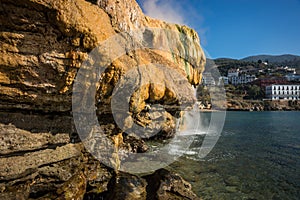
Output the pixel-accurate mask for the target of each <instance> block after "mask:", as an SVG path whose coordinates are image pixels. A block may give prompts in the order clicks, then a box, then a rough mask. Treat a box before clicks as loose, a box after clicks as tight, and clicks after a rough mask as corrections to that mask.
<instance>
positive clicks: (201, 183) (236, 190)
mask: <svg viewBox="0 0 300 200" xmlns="http://www.w3.org/2000/svg"><path fill="white" fill-rule="evenodd" d="M199 115H200V117H199V120H201V123H200V124H201V127H202V128H203V129H205V127H206V126H208V125H209V123H210V116H211V113H200V114H199ZM199 133H201V132H199ZM203 133H204V134H195V135H192V134H191V137H193V140H194V142H193V143H192V144H191V145H190V147H189V149H188V150H186V152H184V153H183V156H181V157H180V158H179V159H178V160H177V161H176V162H174V163H173V164H171V165H170V166H169V167H168V168H169V169H171V170H172V171H176V172H177V173H179V174H181V175H182V176H183V177H184V178H185V179H186V180H187V181H189V182H190V183H191V184H192V186H193V190H194V192H195V193H196V194H197V195H199V196H200V197H201V198H203V199H299V198H300V112H227V113H226V121H225V125H224V128H223V131H222V133H221V136H220V138H219V139H218V141H217V144H216V145H215V146H214V148H213V149H212V151H211V152H210V153H209V154H208V155H207V156H206V157H204V158H199V156H198V154H197V153H198V151H199V148H200V146H201V144H202V142H203V139H204V137H205V131H203ZM181 153H182V152H181Z"/></svg>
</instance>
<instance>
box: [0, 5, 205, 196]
mask: <svg viewBox="0 0 300 200" xmlns="http://www.w3.org/2000/svg"><path fill="white" fill-rule="evenodd" d="M149 27H150V28H149ZM116 35H119V36H117V37H122V38H124V39H125V41H126V42H124V45H123V46H122V45H121V46H113V47H111V48H109V50H107V51H106V50H105V49H101V48H99V45H100V47H101V45H103V44H105V41H107V40H111V38H114V37H116ZM125 43H126V44H125ZM128 45H135V48H131V47H130V46H128ZM97 47H98V48H97ZM95 51H96V52H97V53H98V55H99V56H100V57H101V58H103V59H104V60H101V61H99V62H107V61H110V62H109V63H108V64H107V65H106V66H105V67H106V68H105V70H104V73H103V74H96V77H100V79H99V80H97V84H96V86H97V91H96V93H95V97H94V98H95V99H94V100H95V102H96V103H95V106H96V110H97V114H98V116H99V122H100V124H101V126H102V127H103V129H104V130H105V131H106V134H107V135H109V137H111V138H116V137H115V136H114V135H120V134H121V136H122V135H123V136H122V137H120V138H122V140H123V142H121V143H120V144H122V145H121V146H120V147H118V148H120V149H126V150H127V151H131V152H144V151H146V150H147V146H146V145H145V142H144V141H143V140H142V139H141V138H138V137H137V136H136V135H135V132H134V128H133V124H138V125H140V126H142V127H143V126H148V128H149V129H153V130H155V129H158V130H159V127H157V126H158V125H157V124H156V123H155V122H154V123H151V121H153V119H163V121H164V124H163V125H162V130H161V132H160V133H159V136H158V137H156V138H155V139H161V138H168V137H172V133H173V129H174V128H175V117H176V115H178V110H179V111H180V110H181V109H185V108H186V107H189V106H190V105H191V104H192V103H193V102H194V96H193V91H192V89H191V85H197V84H199V82H200V80H201V73H202V71H203V70H204V64H205V56H204V54H203V51H202V49H201V47H200V41H199V38H198V36H197V33H196V32H195V31H194V30H192V29H190V28H188V27H186V26H180V25H175V24H168V23H165V22H162V21H159V20H155V19H151V18H149V17H147V16H144V14H143V13H142V10H141V9H140V7H139V6H138V4H137V3H136V2H135V1H134V0H98V1H93V0H55V1H53V0H22V1H15V0H2V1H1V5H0V55H1V56H0V123H3V124H9V123H11V124H9V125H3V124H0V133H1V137H0V149H1V152H0V166H1V167H0V199H28V198H32V199H37V198H39V199H53V198H58V199H83V198H84V197H85V198H90V199H93V198H95V199H97V198H98V199H99V198H103V197H106V198H108V199H118V198H119V199H120V198H122V194H118V193H117V194H116V192H119V190H120V191H122V190H124V191H125V192H126V191H127V194H126V195H125V196H126V197H128V199H146V198H148V197H149V194H147V192H148V191H152V192H154V193H155V191H158V190H159V193H160V195H158V196H156V198H158V199H167V198H169V199H170V198H175V196H176V195H177V196H178V198H182V199H184V198H186V199H191V198H196V197H195V196H193V194H192V193H191V191H190V186H188V187H187V186H186V183H184V184H182V187H187V190H181V189H176V191H173V189H172V188H169V187H172V184H175V183H172V177H174V176H175V175H167V172H164V173H165V175H164V176H166V178H165V179H164V181H165V183H164V184H166V185H168V184H169V186H166V187H165V186H160V187H159V188H156V189H157V190H155V191H154V190H153V189H152V190H151V189H149V188H148V186H147V184H148V182H151V176H149V177H147V178H141V177H136V176H133V175H129V174H122V173H121V174H115V172H114V171H113V170H111V169H109V168H107V167H105V166H103V165H101V164H100V163H99V162H98V161H96V160H94V159H93V158H91V156H90V155H89V154H88V153H86V151H85V150H84V147H83V146H82V144H81V143H77V144H71V143H70V142H73V143H74V142H78V141H79V140H78V138H71V139H70V138H69V135H68V134H71V135H72V134H73V133H74V132H75V130H74V126H73V125H72V94H73V90H72V89H73V85H74V81H76V79H75V78H76V75H77V73H78V71H79V70H81V69H82V67H83V65H84V64H83V63H84V62H86V60H90V61H93V58H92V57H91V56H90V55H91V52H95ZM118 51H120V52H124V53H123V54H121V55H119V56H118V57H113V55H114V54H107V53H108V52H114V53H116V52H118ZM104 55H110V56H112V58H111V57H109V58H107V57H104ZM94 61H95V60H94ZM93 75H94V74H91V76H93ZM124 77H125V78H126V77H127V78H128V79H125V78H124ZM86 78H87V80H86V81H85V82H83V83H81V84H83V85H82V86H83V88H88V87H90V85H89V80H88V79H89V77H88V76H87V77H86ZM126 80H130V84H132V85H131V86H132V87H133V88H136V89H135V90H134V91H132V94H130V96H129V97H128V98H129V100H128V105H127V106H128V110H127V112H126V114H127V115H126V116H124V115H122V114H124V112H121V113H120V114H119V115H117V116H121V117H120V119H118V117H116V118H117V120H121V121H122V120H123V121H122V122H121V124H122V127H118V126H117V125H116V124H115V123H114V122H113V121H112V109H111V104H112V103H114V105H115V106H116V107H117V108H118V107H122V103H123V101H121V100H120V101H114V100H113V101H112V94H113V92H114V91H116V92H117V93H116V94H119V95H121V96H122V90H120V88H121V87H120V86H122V87H123V86H124V87H125V86H126V85H127V86H128V83H127V82H126ZM125 88H126V87H125ZM86 91H89V90H86ZM86 95H88V94H85V93H84V91H83V93H82V98H84V96H86ZM154 105H155V106H154ZM157 105H162V106H164V108H165V109H164V110H163V111H160V107H157ZM150 108H151V109H152V110H151V112H150V113H149V112H148V111H149V109H150ZM117 114H118V113H117ZM118 125H120V124H118ZM72 127H73V128H72ZM22 129H23V130H22ZM122 131H124V132H122ZM125 131H127V132H126V134H125ZM57 133H58V134H57ZM147 134H148V135H147ZM144 137H145V138H147V139H151V138H152V139H153V138H154V137H152V135H151V134H150V133H145V135H144ZM153 176H154V175H153ZM155 176H157V175H155ZM111 177H113V178H111ZM116 179H118V180H119V179H120V180H124V183H125V185H126V184H127V186H128V187H125V188H124V186H120V185H118V184H119V182H118V181H115V180H116ZM133 180H136V181H134V182H135V183H136V184H138V185H136V186H135V185H132V183H131V182H132V181H133ZM176 180H177V179H176ZM180 181H181V180H180ZM181 182H182V181H181ZM181 182H180V184H181ZM176 184H177V183H176ZM176 184H175V185H176ZM180 184H179V185H178V184H177V185H176V188H178V187H181V186H180ZM107 185H109V186H110V185H111V186H113V187H114V188H115V189H112V188H108V187H107ZM164 188H167V189H166V191H165V192H163V191H164V190H165V189H164ZM132 190H135V191H136V192H132ZM140 190H141V191H140ZM139 191H140V193H139ZM154 193H153V194H154ZM161 193H163V197H162V196H161ZM169 194H171V196H169V197H168V195H169ZM116 195H117V196H116Z"/></svg>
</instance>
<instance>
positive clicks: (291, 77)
mask: <svg viewBox="0 0 300 200" xmlns="http://www.w3.org/2000/svg"><path fill="white" fill-rule="evenodd" d="M285 78H286V80H288V81H300V75H299V74H288V75H286V76H285Z"/></svg>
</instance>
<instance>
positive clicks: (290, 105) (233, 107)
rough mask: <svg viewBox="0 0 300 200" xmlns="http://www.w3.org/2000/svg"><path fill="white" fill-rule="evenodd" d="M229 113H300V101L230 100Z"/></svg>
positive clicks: (228, 104)
mask: <svg viewBox="0 0 300 200" xmlns="http://www.w3.org/2000/svg"><path fill="white" fill-rule="evenodd" d="M227 110H228V111H299V110H300V102H299V101H287V100H281V101H280V100H276V101H274V100H273V101H271V100H263V101H259V100H252V101H251V100H228V103H227Z"/></svg>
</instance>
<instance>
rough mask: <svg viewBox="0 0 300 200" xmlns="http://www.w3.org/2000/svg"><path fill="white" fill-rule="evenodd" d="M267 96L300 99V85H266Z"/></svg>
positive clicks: (277, 98)
mask: <svg viewBox="0 0 300 200" xmlns="http://www.w3.org/2000/svg"><path fill="white" fill-rule="evenodd" d="M266 97H267V98H268V99H272V100H280V99H284V100H300V85H269V86H266Z"/></svg>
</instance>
